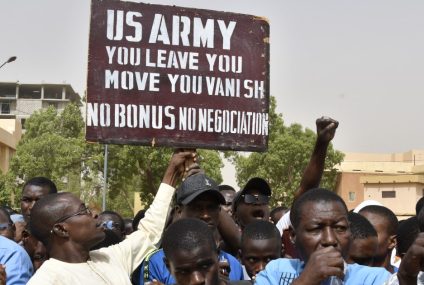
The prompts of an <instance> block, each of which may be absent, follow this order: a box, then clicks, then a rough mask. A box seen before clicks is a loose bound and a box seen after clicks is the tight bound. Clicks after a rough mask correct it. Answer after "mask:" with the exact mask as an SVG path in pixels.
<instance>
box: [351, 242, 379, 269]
mask: <svg viewBox="0 0 424 285" xmlns="http://www.w3.org/2000/svg"><path fill="white" fill-rule="evenodd" d="M377 247H378V239H377V237H367V238H358V239H354V240H352V243H351V245H350V249H349V257H348V258H347V260H346V261H347V263H357V264H360V265H366V266H373V260H374V256H375V254H376V252H377Z"/></svg>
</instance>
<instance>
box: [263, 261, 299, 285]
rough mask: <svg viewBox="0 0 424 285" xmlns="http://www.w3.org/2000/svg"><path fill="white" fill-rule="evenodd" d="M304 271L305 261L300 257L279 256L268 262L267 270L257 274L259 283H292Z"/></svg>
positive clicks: (271, 284) (264, 284) (272, 284)
mask: <svg viewBox="0 0 424 285" xmlns="http://www.w3.org/2000/svg"><path fill="white" fill-rule="evenodd" d="M302 271H303V262H301V261H300V260H299V259H287V258H279V259H275V260H273V261H271V262H269V263H268V264H267V266H266V267H265V270H263V271H261V272H259V274H258V275H257V276H256V283H255V284H258V285H268V284H269V285H274V284H280V283H281V282H284V283H281V284H291V282H292V281H293V280H294V279H296V278H297V277H299V275H300V274H301V273H302Z"/></svg>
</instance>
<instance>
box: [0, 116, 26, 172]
mask: <svg viewBox="0 0 424 285" xmlns="http://www.w3.org/2000/svg"><path fill="white" fill-rule="evenodd" d="M21 136H22V127H21V125H20V122H19V121H17V120H15V119H0V170H1V172H2V173H6V172H7V171H8V170H9V165H10V160H11V159H12V157H13V155H14V154H15V150H16V146H17V144H18V142H19V140H20V139H21Z"/></svg>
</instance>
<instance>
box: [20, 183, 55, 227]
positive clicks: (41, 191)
mask: <svg viewBox="0 0 424 285" xmlns="http://www.w3.org/2000/svg"><path fill="white" fill-rule="evenodd" d="M48 194H49V188H48V187H41V186H36V185H27V186H25V188H24V190H23V191H22V198H21V212H22V215H23V216H24V219H25V221H26V222H27V223H28V221H29V218H30V216H31V209H32V207H33V206H34V203H35V202H37V201H38V200H39V199H40V198H42V197H44V196H46V195H48Z"/></svg>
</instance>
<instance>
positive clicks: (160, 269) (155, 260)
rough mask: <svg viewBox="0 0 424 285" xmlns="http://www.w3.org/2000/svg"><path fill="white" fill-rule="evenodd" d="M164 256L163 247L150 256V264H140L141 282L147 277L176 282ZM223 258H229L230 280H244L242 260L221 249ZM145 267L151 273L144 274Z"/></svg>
mask: <svg viewBox="0 0 424 285" xmlns="http://www.w3.org/2000/svg"><path fill="white" fill-rule="evenodd" d="M164 257H165V254H164V253H163V249H160V250H159V251H157V252H156V253H154V254H153V255H152V256H150V258H149V260H148V261H147V262H148V264H145V262H146V261H143V263H142V264H141V266H140V275H139V278H138V280H139V281H140V283H139V284H144V280H145V277H146V279H147V280H149V281H152V280H153V279H156V280H158V281H160V282H162V283H163V284H165V285H166V284H175V283H176V281H175V279H174V277H173V276H172V275H171V273H170V272H169V271H168V268H166V265H165V262H164V261H163V258H164ZM222 258H225V259H227V260H228V263H229V264H230V275H229V278H230V280H231V281H237V280H243V269H242V267H241V264H240V262H239V261H238V260H237V259H236V258H235V257H234V256H232V255H231V254H229V253H226V252H224V251H220V252H219V259H220V260H221V259H222ZM145 269H147V270H148V271H149V272H148V273H149V274H144V270H145Z"/></svg>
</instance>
